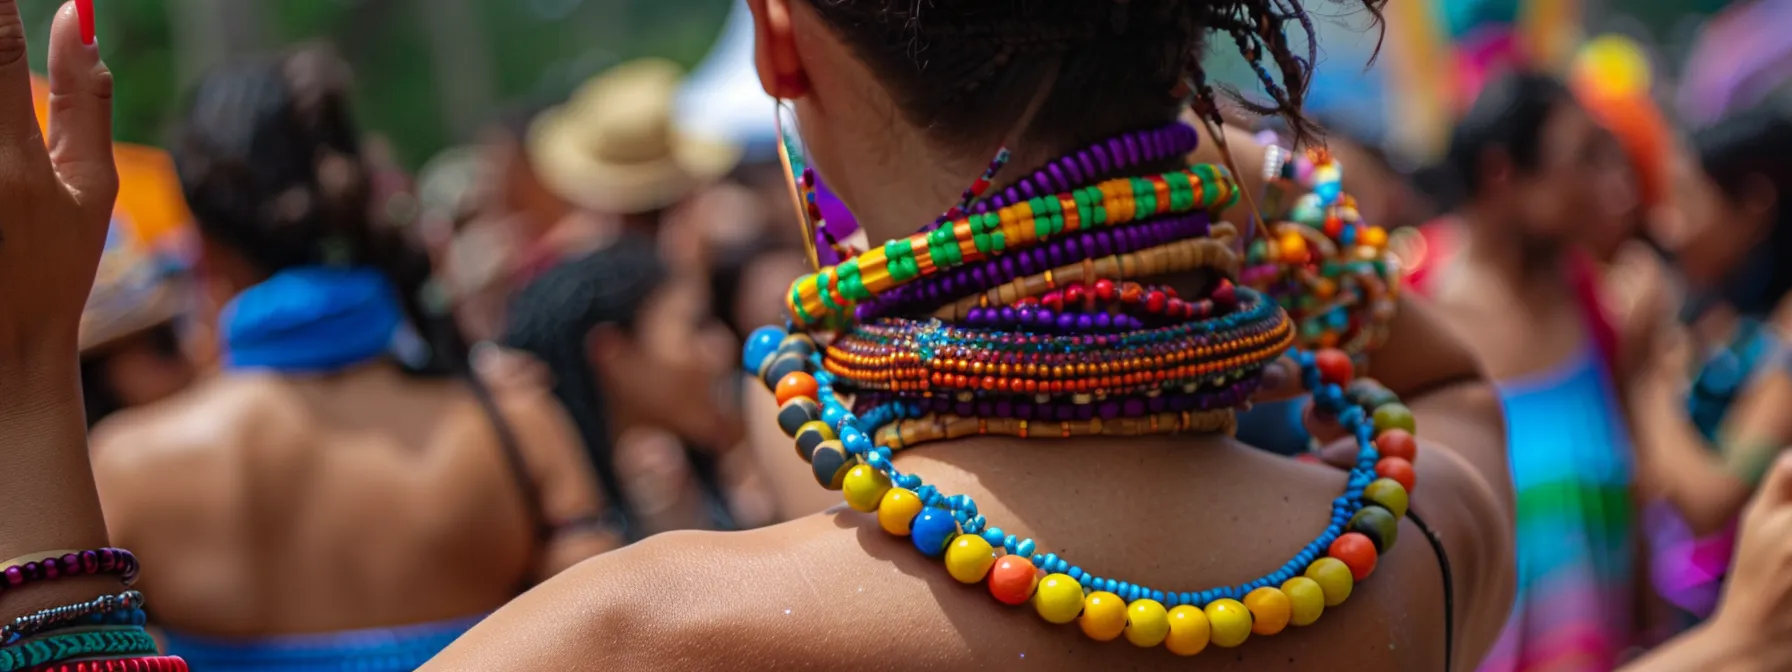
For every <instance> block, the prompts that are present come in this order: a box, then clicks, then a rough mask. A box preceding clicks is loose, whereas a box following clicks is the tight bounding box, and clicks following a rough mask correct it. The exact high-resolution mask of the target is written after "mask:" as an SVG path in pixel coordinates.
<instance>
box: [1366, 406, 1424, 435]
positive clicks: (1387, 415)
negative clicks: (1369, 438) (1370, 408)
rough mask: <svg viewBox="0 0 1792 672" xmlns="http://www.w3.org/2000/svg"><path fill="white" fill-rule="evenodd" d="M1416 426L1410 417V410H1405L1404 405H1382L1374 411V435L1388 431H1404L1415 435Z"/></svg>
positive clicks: (1416, 431)
mask: <svg viewBox="0 0 1792 672" xmlns="http://www.w3.org/2000/svg"><path fill="white" fill-rule="evenodd" d="M1417 425H1418V423H1417V422H1415V421H1414V420H1413V417H1412V409H1409V408H1407V407H1406V404H1400V403H1393V404H1383V405H1381V406H1380V407H1379V408H1376V409H1375V433H1376V434H1380V433H1382V432H1385V431H1388V430H1390V429H1404V430H1406V431H1407V432H1408V433H1410V434H1417V433H1418V426H1417Z"/></svg>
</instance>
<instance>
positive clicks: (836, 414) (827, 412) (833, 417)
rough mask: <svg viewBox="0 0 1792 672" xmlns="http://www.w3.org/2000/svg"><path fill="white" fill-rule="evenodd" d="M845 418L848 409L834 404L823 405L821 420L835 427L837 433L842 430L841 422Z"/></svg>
mask: <svg viewBox="0 0 1792 672" xmlns="http://www.w3.org/2000/svg"><path fill="white" fill-rule="evenodd" d="M845 419H846V409H844V408H841V407H839V406H836V405H834V404H824V405H823V406H822V407H821V421H822V422H823V423H826V424H827V426H829V427H832V428H834V432H835V433H839V432H840V423H841V421H842V420H845ZM855 431H856V430H855Z"/></svg>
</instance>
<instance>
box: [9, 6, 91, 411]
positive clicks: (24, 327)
mask: <svg viewBox="0 0 1792 672" xmlns="http://www.w3.org/2000/svg"><path fill="white" fill-rule="evenodd" d="M81 1H82V2H83V3H84V4H85V6H86V7H87V8H90V7H91V5H92V3H91V0H81ZM87 14H88V15H87V16H85V17H83V16H81V13H80V12H78V11H77V10H76V7H75V3H73V2H71V3H69V4H67V5H64V6H63V7H62V9H61V10H60V11H59V12H57V14H56V20H55V24H54V27H53V28H52V30H51V35H50V67H49V71H50V128H49V142H48V143H47V146H46V143H45V142H44V136H43V133H42V131H41V130H40V129H39V128H38V125H37V114H36V112H35V110H34V108H33V106H32V100H31V80H30V76H31V75H30V70H29V68H28V64H27V62H26V57H25V54H26V48H25V27H24V24H23V23H22V22H21V21H20V20H19V9H18V6H17V0H0V371H4V372H6V373H4V374H0V375H15V374H21V373H22V372H23V371H24V369H23V368H22V367H26V366H27V365H42V364H48V363H51V362H50V360H66V363H67V364H69V365H72V364H73V362H74V356H75V347H76V345H75V339H76V333H77V330H78V327H79V324H80V318H81V309H82V306H83V305H84V304H85V303H86V301H87V293H88V291H89V290H90V289H92V286H93V274H94V270H95V268H96V267H97V266H98V264H99V257H100V249H101V247H102V246H103V244H104V242H105V238H106V227H107V225H108V222H109V221H110V218H111V213H112V203H113V200H114V199H115V198H116V197H117V195H118V174H117V170H116V168H115V167H114V166H113V163H112V74H111V73H110V72H108V71H107V70H106V66H105V65H104V64H103V63H101V62H100V56H99V50H98V49H97V47H96V46H95V45H94V44H93V40H92V33H91V25H92V24H91V21H92V16H91V11H89V12H88V13H87ZM83 23H85V24H86V26H87V28H86V29H84V28H83Z"/></svg>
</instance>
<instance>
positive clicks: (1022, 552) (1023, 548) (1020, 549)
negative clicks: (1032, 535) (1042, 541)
mask: <svg viewBox="0 0 1792 672" xmlns="http://www.w3.org/2000/svg"><path fill="white" fill-rule="evenodd" d="M1037 545H1038V544H1035V543H1033V540H1032V539H1026V540H1023V541H1021V542H1020V543H1018V544H1015V545H1014V554H1015V555H1019V556H1023V557H1024V556H1031V555H1033V548H1034V547H1035V546H1037Z"/></svg>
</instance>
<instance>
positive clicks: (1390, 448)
mask: <svg viewBox="0 0 1792 672" xmlns="http://www.w3.org/2000/svg"><path fill="white" fill-rule="evenodd" d="M1375 449H1376V450H1378V451H1380V452H1381V456H1382V457H1398V458H1400V459H1402V460H1406V461H1407V462H1412V461H1413V459H1414V458H1417V457H1418V455H1419V442H1418V440H1417V439H1414V438H1412V434H1410V433H1408V432H1407V431H1406V430H1404V429H1390V430H1387V431H1385V432H1382V433H1381V434H1378V435H1376V437H1375Z"/></svg>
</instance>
